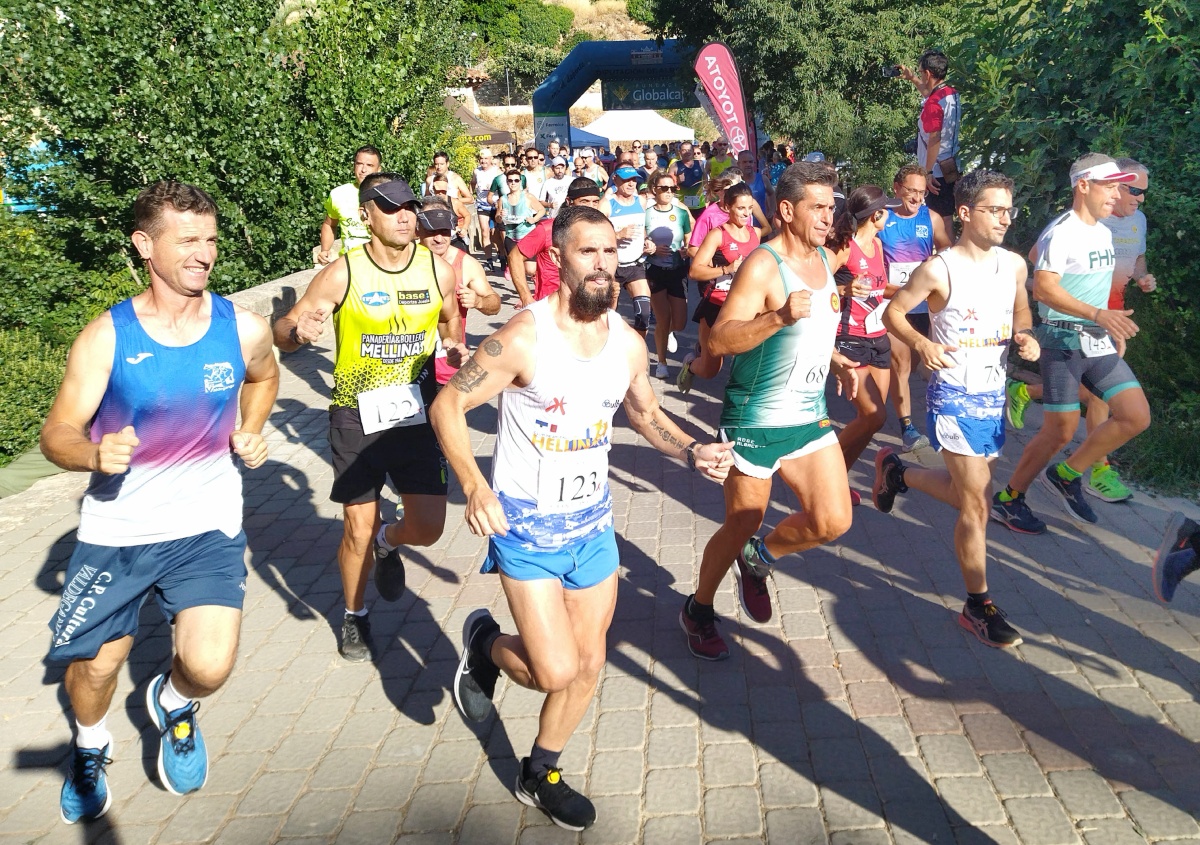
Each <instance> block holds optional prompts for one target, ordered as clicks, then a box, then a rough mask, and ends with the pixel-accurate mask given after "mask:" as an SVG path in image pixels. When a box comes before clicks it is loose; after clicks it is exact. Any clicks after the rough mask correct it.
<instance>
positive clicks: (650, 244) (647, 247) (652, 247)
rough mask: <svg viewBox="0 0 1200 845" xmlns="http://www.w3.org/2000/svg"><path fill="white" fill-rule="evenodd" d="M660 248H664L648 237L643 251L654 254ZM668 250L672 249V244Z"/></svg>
mask: <svg viewBox="0 0 1200 845" xmlns="http://www.w3.org/2000/svg"><path fill="white" fill-rule="evenodd" d="M660 249H662V247H659V246H655V244H654V241H652V240H650V239H649V238H646V245H645V246H644V247H643V248H642V252H644V253H646V255H654V254H655V253H656V252H658V251H659V250H660ZM667 251H668V252H670V251H671V247H670V246H668V247H667ZM659 254H661V253H659Z"/></svg>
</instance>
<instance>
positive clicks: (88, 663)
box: [68, 653, 125, 689]
mask: <svg viewBox="0 0 1200 845" xmlns="http://www.w3.org/2000/svg"><path fill="white" fill-rule="evenodd" d="M124 663H125V659H124V657H123V656H122V657H120V658H117V657H106V656H105V655H104V654H103V653H101V654H98V655H97V656H96V657H93V658H92V659H91V660H76V661H75V662H74V663H72V664H71V667H70V669H69V670H68V671H69V673H70V675H71V676H72V679H73V680H75V681H77V682H78V683H82V684H83V685H84V686H86V687H90V688H94V689H102V688H104V687H106V686H108V685H109V684H110V683H112V682H113V681H114V680H116V677H117V674H118V673H119V672H120V671H121V667H122V666H123V665H124Z"/></svg>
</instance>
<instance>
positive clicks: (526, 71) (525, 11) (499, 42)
mask: <svg viewBox="0 0 1200 845" xmlns="http://www.w3.org/2000/svg"><path fill="white" fill-rule="evenodd" d="M464 12H465V25H469V26H470V27H472V28H473V29H474V31H476V32H479V33H481V34H482V35H483V39H482V49H481V51H480V52H481V55H482V56H483V57H484V59H485V61H484V67H485V68H486V70H487V72H488V75H489V76H491V78H492V79H495V80H498V81H499V80H503V85H504V90H505V92H506V95H508V96H511V98H512V99H513V100H517V101H524V100H528V99H529V97H530V96H531V95H532V93H533V90H534V89H535V88H537V86H539V85H541V84H542V82H543V81H544V80H545V78H546V76H548V75H549V74H550V72H551V71H553V70H554V68H556V67H558V65H559V63H560V62H561V61H562V60H563V59H564V58H565V57H566V55H567V53H568V52H570V50H571V48H572V47H574V46H575V45H576V44H577V43H579V40H580V34H579V33H575V34H572V32H571V29H572V26H573V25H574V23H575V13H574V12H572V11H571V10H570V9H568V8H566V7H565V6H556V5H547V4H544V3H542V2H541V0H464ZM476 27H478V28H476ZM588 37H589V36H587V35H586V34H584V36H583V38H584V40H587V38H588Z"/></svg>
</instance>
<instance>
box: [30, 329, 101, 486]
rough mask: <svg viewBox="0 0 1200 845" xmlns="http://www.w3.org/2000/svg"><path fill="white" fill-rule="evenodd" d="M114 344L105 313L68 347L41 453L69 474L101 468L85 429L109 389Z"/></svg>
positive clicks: (95, 450) (43, 437)
mask: <svg viewBox="0 0 1200 845" xmlns="http://www.w3.org/2000/svg"><path fill="white" fill-rule="evenodd" d="M116 343H117V335H116V331H115V329H114V328H113V324H112V318H111V317H110V316H109V315H108V314H107V313H105V314H102V315H101V316H99V317H97V318H96V319H95V320H93V321H92V322H91V323H89V324H88V325H87V326H86V327H85V328H84V330H83V331H82V332H80V333H79V337H77V338H76V339H75V342H74V343H73V344H71V352H70V354H69V355H68V356H67V370H66V373H65V375H64V376H63V381H62V386H61V387H59V389H58V395H57V396H56V397H55V398H54V405H53V406H52V407H51V408H50V413H49V414H48V415H47V416H46V423H45V425H43V426H42V437H41V447H42V454H43V455H45V456H46V458H47V459H48V460H49V461H50V462H51V463H53V464H54V465H56V466H58V467H61V468H62V469H65V470H67V471H68V472H97V471H100V469H101V465H100V464H101V456H100V445H99V444H96V443H93V442H92V441H91V439H90V438H89V437H88V433H87V427H88V424H89V423H90V422H91V420H92V417H94V416H95V415H96V411H97V410H98V409H99V407H100V401H101V400H102V399H103V398H104V391H105V390H107V389H108V378H109V376H110V375H111V374H112V359H113V354H114V351H115V350H116ZM106 433H107V432H106Z"/></svg>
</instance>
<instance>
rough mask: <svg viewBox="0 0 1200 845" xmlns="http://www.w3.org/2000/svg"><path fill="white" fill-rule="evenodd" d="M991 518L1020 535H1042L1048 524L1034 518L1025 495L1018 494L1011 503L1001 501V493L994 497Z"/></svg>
mask: <svg viewBox="0 0 1200 845" xmlns="http://www.w3.org/2000/svg"><path fill="white" fill-rule="evenodd" d="M991 517H992V519H994V520H995V521H996V522H999V523H1000V524H1001V525H1007V526H1008V527H1009V528H1010V529H1012V530H1013V531H1016V532H1017V533H1018V534H1041V533H1042V532H1044V531H1045V530H1046V523H1044V522H1042V521H1041V520H1040V519H1038V518H1037V517H1036V516H1034V515H1033V511H1031V510H1030V509H1029V505H1027V504H1025V494H1024V493H1018V494H1017V498H1015V499H1013V500H1012V501H1011V502H1002V501H1000V494H999V493H996V494H995V495H993V496H992V513H991Z"/></svg>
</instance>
